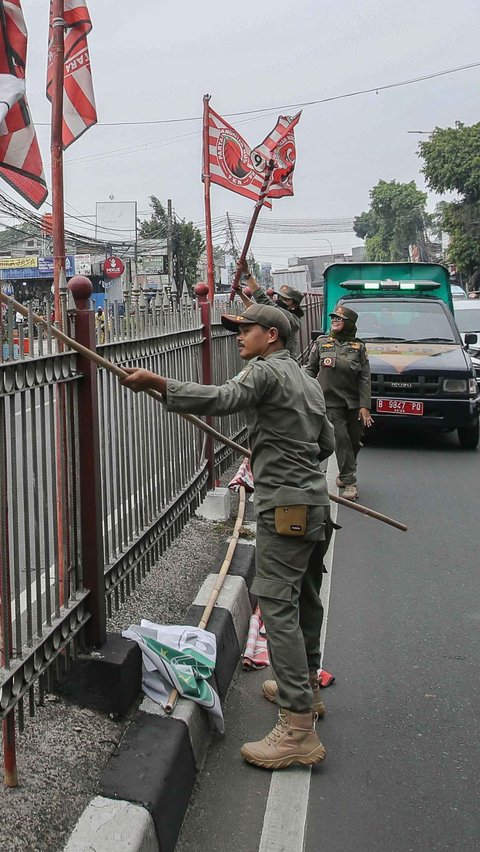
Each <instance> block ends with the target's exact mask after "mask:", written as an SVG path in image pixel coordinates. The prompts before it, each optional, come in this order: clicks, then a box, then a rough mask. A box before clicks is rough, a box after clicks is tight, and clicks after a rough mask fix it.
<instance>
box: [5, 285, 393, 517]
mask: <svg viewBox="0 0 480 852" xmlns="http://www.w3.org/2000/svg"><path fill="white" fill-rule="evenodd" d="M0 302H4V303H5V304H6V305H9V304H10V305H12V306H13V308H14V310H16V311H18V312H19V313H21V314H22V315H23V316H24V317H28V316H29V312H28V308H26V307H25V306H24V305H21V304H20V303H19V302H16V301H15V299H13V298H12V297H11V296H7V295H6V294H5V293H2V292H1V291H0ZM31 317H32V319H33V322H34V323H36V324H37V325H40V326H42V327H43V328H48V327H49V325H48V322H47V320H46V319H45V318H44V317H40V316H38V315H37V314H34V313H32V314H31ZM51 332H52V334H53V335H54V337H57V338H58V340H61V341H62V342H63V343H65V344H66V345H67V346H68V347H69V348H70V349H74V350H75V351H76V352H79V353H80V354H81V355H84V356H85V358H90V360H91V361H94V362H95V363H96V364H98V365H99V366H100V367H103V368H104V369H105V370H109V371H110V372H111V373H114V374H115V375H116V376H118V377H119V378H121V379H122V378H125V377H126V376H128V373H127V372H126V371H125V370H122V368H121V367H117V365H116V364H112V362H111V361H107V359H106V358H102V356H101V355H99V354H98V353H97V352H94V351H93V349H88V348H87V347H86V346H82V344H81V343H77V341H76V340H73V339H72V338H71V337H68V336H67V335H66V334H65V333H64V332H63V331H61V330H60V329H59V328H56V327H55V326H51ZM145 393H147V394H148V396H151V397H152V398H153V399H156V400H157V402H160V403H162V404H163V405H164V404H165V400H164V399H163V396H162V394H161V393H158V391H155V390H146V391H145ZM177 414H179V416H180V417H183V418H184V419H185V420H188V421H189V422H190V423H193V424H194V426H196V427H197V428H198V429H201V430H202V432H207V434H209V435H212V436H213V437H214V438H216V439H217V440H218V441H221V442H222V444H225V445H226V446H227V447H231V448H232V450H236V451H237V452H238V453H240V455H243V456H245V457H246V458H250V457H251V452H250V450H246V449H245V447H242V446H241V444H237V443H236V442H235V441H232V440H231V439H230V438H227V437H226V435H222V434H221V432H217V430H216V429H214V428H213V426H209V425H208V423H204V421H203V420H200V418H199V417H195V415H194V414H180V413H179V412H177ZM328 496H329V498H330V500H331V501H332V502H333V503H338V504H339V505H340V506H345V508H347V509H352V510H353V511H354V512H360V514H361V515H368V517H369V518H374V520H376V521H381V522H382V523H384V524H388V525H389V526H391V527H395V529H397V530H401V531H402V532H406V531H407V529H408V527H406V525H405V524H402V523H401V522H400V521H396V520H395V519H394V518H389V517H388V515H384V514H382V513H381V512H376V511H375V510H374V509H370V508H369V507H368V506H362V505H361V504H359V503H352V502H351V501H350V500H345V498H344V497H338V496H337V495H336V494H329V495H328Z"/></svg>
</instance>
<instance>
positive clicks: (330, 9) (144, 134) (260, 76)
mask: <svg viewBox="0 0 480 852" xmlns="http://www.w3.org/2000/svg"><path fill="white" fill-rule="evenodd" d="M22 5H23V10H24V15H25V19H26V23H27V27H28V30H29V57H28V59H29V64H28V72H27V94H28V97H29V101H30V106H31V110H32V115H33V119H34V121H35V123H36V125H37V126H38V137H39V141H40V145H41V148H42V152H43V155H44V162H45V165H46V166H47V180H48V183H50V176H49V174H48V172H49V166H48V164H49V161H50V155H49V127H48V126H42V124H43V123H45V125H46V124H48V122H49V120H50V110H49V105H48V102H47V101H46V99H45V95H44V84H45V68H46V50H47V30H48V5H49V4H48V2H47V0H23V3H22ZM88 7H89V10H90V15H91V18H92V23H93V31H92V33H91V34H90V36H89V48H90V58H91V63H92V70H93V79H94V87H95V95H96V100H97V109H98V118H99V124H98V125H97V126H96V127H93V128H91V129H90V130H88V131H87V132H86V133H85V134H84V136H83V137H82V138H81V139H80V140H78V141H77V142H76V143H75V144H74V145H72V146H71V148H69V150H68V151H67V152H66V154H65V198H66V202H67V206H66V212H67V214H74V215H81V216H87V215H90V216H93V215H94V213H95V202H97V201H108V199H109V196H110V195H113V196H114V198H115V200H116V201H123V200H128V201H137V203H138V209H139V211H140V212H142V213H146V211H148V198H149V196H150V195H156V196H158V197H159V198H160V199H161V200H163V201H166V199H167V198H172V199H173V205H174V209H175V211H176V212H177V214H178V215H179V216H181V217H185V218H187V219H191V220H193V221H195V222H196V223H200V222H201V221H202V220H203V191H202V184H201V181H200V172H201V120H193V119H194V118H195V117H197V118H200V117H201V114H202V98H203V95H204V93H206V92H209V93H210V94H211V95H212V100H211V104H212V106H213V108H214V109H215V110H216V111H217V112H219V113H220V114H221V115H225V114H228V113H235V112H245V113H248V111H250V110H252V111H253V110H262V112H260V113H257V114H254V115H248V114H246V115H242V116H239V117H238V118H230V119H229V120H230V122H231V123H232V124H233V125H234V126H235V127H236V128H237V129H238V130H239V132H240V133H242V135H244V136H245V138H246V139H247V141H248V142H249V143H250V144H251V145H252V146H254V145H255V144H258V143H259V142H260V141H262V139H263V138H264V136H265V135H266V134H267V133H268V131H269V130H271V128H272V127H273V126H274V124H275V120H276V116H277V114H278V112H279V111H282V112H283V111H286V112H287V113H288V112H290V113H292V112H295V111H296V110H295V109H290V110H289V109H287V110H284V109H283V107H285V106H288V105H291V104H298V103H301V102H305V101H314V100H319V99H322V98H327V97H332V96H336V95H343V94H345V93H349V92H354V91H357V90H360V89H368V88H372V87H376V86H384V85H386V84H389V83H396V82H401V81H405V80H409V79H411V78H414V77H417V76H422V75H428V74H432V73H435V72H438V71H443V70H446V69H450V68H454V67H456V66H461V65H466V64H468V63H473V62H477V61H478V62H480V39H479V34H480V1H479V0H456V2H454V3H453V2H452V0H420V2H419V0H415V2H414V0H395V2H393V0H276V2H274V3H262V2H259V1H258V0H255V2H253V0H242V2H238V3H227V2H225V0H223V2H220V0H203V2H201V0H183V2H182V0H177V2H172V0H141V2H136V3H135V2H132V0H88ZM479 95H480V67H477V68H473V69H470V70H466V71H461V72H458V73H455V74H451V75H446V76H443V77H438V78H436V79H431V80H427V81H424V82H420V83H415V84H412V85H408V86H404V87H401V88H396V89H391V90H388V91H384V92H379V93H378V94H375V93H373V94H367V95H360V96H358V97H352V98H344V99H339V100H335V101H332V102H330V103H324V104H316V105H312V106H306V107H305V108H304V111H303V115H302V118H301V120H300V123H299V125H298V127H297V131H296V135H297V166H296V170H295V196H294V197H293V198H284V199H281V200H279V201H277V202H275V204H274V209H273V214H272V213H268V211H262V214H261V215H262V217H265V218H267V217H268V216H270V217H272V216H273V217H274V218H293V219H298V218H304V217H322V218H334V217H343V216H352V217H353V216H355V215H357V214H359V213H360V212H361V211H362V210H364V209H366V208H367V207H368V204H369V191H370V189H371V188H372V187H373V186H374V185H375V184H376V183H377V181H378V180H379V179H384V180H392V179H394V178H395V179H397V180H399V181H410V180H416V181H417V183H418V185H419V186H421V187H423V186H424V184H423V180H422V176H421V174H420V168H421V162H420V160H419V158H418V156H417V154H416V150H417V146H418V142H419V140H421V139H422V138H426V137H421V136H415V135H412V134H408V133H407V131H408V130H431V129H432V128H434V127H435V126H440V127H444V126H449V125H453V123H454V122H455V121H456V120H460V121H463V122H465V123H466V124H472V123H474V122H478V121H479V120H480V109H479V104H480V97H479ZM277 107H282V110H277ZM174 119H177V120H178V119H189V120H186V121H181V122H179V121H175V122H174V121H173V120H174ZM152 120H159V121H160V120H162V121H166V120H171V123H164V124H153V125H150V126H148V125H147V126H145V125H143V126H142V125H141V124H135V122H142V121H152ZM116 121H118V122H131V124H129V125H126V126H122V127H108V126H105V125H102V122H105V123H108V122H116ZM1 188H2V190H4V191H5V192H6V193H7V194H9V195H11V197H12V198H15V200H16V201H20V198H19V196H16V195H15V193H14V192H13V190H10V189H9V188H8V187H7V185H6V184H4V183H3V182H2V187H1ZM434 201H435V199H431V203H430V206H433V203H434ZM44 209H45V210H48V209H49V208H48V207H47V206H45V208H44ZM227 210H228V211H230V212H232V213H236V214H243V215H246V216H249V215H250V214H251V211H252V202H251V201H249V200H248V199H245V198H242V197H240V196H238V195H235V194H234V193H231V192H228V191H227V190H225V189H222V188H221V187H215V186H213V187H212V215H213V216H214V217H217V216H223V215H224V214H225V212H226V211H227ZM90 221H93V219H91V220H90ZM67 222H68V227H69V228H70V229H71V230H74V220H67ZM241 236H242V235H241V234H240V233H239V237H240V238H241ZM328 240H330V241H331V242H332V243H333V248H334V250H342V251H343V250H349V249H350V248H351V246H352V245H358V244H359V242H360V241H359V240H358V239H357V238H356V237H355V235H354V234H353V233H351V234H341V233H340V234H331V233H327V234H325V237H324V238H322V235H320V234H318V235H310V236H308V235H304V236H301V235H300V236H299V235H285V234H283V235H282V236H276V237H275V236H274V237H270V236H268V235H265V234H257V235H256V236H255V237H254V240H253V244H252V246H253V249H254V252H255V255H256V256H257V258H258V259H259V260H271V261H273V263H274V265H275V266H281V265H282V264H284V263H286V260H287V258H288V257H289V256H292V255H296V254H301V253H313V254H318V253H322V252H323V253H328V251H329V245H328V242H327V241H328Z"/></svg>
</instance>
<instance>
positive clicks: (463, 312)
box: [453, 299, 480, 352]
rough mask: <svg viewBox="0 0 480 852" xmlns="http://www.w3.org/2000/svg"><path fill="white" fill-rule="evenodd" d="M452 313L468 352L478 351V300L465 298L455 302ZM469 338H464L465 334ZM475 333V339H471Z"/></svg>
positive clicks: (479, 322)
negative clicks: (466, 344)
mask: <svg viewBox="0 0 480 852" xmlns="http://www.w3.org/2000/svg"><path fill="white" fill-rule="evenodd" d="M453 313H454V316H455V322H456V323H457V326H458V330H459V332H460V335H461V338H462V340H463V343H464V344H465V343H468V349H469V352H480V301H477V300H476V299H475V300H473V299H466V300H465V301H463V300H462V301H460V300H459V301H458V302H456V304H455V306H454V308H453ZM466 334H468V335H469V340H468V341H467V340H465V335H466ZM474 335H476V336H477V339H476V340H473V339H472V338H473V336H474Z"/></svg>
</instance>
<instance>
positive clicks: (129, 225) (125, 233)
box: [95, 201, 137, 243]
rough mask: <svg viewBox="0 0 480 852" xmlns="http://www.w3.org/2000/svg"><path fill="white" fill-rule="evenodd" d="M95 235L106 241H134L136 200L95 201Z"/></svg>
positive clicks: (135, 232)
mask: <svg viewBox="0 0 480 852" xmlns="http://www.w3.org/2000/svg"><path fill="white" fill-rule="evenodd" d="M96 213H97V215H96V227H95V237H96V239H97V240H103V241H104V242H106V243H134V242H135V240H136V238H137V202H136V201H97V205H96Z"/></svg>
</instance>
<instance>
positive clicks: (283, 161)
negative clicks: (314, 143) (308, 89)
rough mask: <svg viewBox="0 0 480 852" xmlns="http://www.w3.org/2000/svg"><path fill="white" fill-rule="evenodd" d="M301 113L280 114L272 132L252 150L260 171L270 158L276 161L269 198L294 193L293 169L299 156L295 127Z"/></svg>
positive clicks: (254, 160)
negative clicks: (292, 114) (291, 114)
mask: <svg viewBox="0 0 480 852" xmlns="http://www.w3.org/2000/svg"><path fill="white" fill-rule="evenodd" d="M301 114H302V113H301V112H299V113H297V115H294V116H290V115H279V116H278V121H277V123H276V125H275V127H274V128H273V130H272V132H271V133H269V134H268V136H267V137H266V139H264V141H263V142H262V144H261V145H258V146H257V147H256V148H254V149H253V151H252V152H251V159H252V163H253V166H254V168H255V169H256V170H257V171H259V172H260V173H262V172H264V171H265V169H266V167H267V163H268V161H269V160H270V159H273V160H274V161H275V166H274V168H273V172H272V177H271V180H270V185H269V188H268V197H269V198H281V197H282V196H283V195H293V170H294V168H295V161H296V157H297V152H296V146H295V127H296V125H297V124H298V122H299V121H300V116H301Z"/></svg>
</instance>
